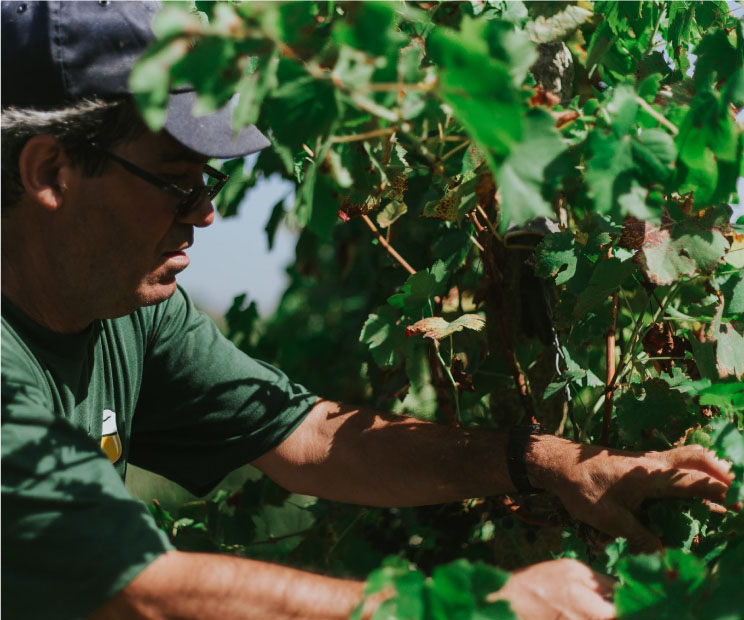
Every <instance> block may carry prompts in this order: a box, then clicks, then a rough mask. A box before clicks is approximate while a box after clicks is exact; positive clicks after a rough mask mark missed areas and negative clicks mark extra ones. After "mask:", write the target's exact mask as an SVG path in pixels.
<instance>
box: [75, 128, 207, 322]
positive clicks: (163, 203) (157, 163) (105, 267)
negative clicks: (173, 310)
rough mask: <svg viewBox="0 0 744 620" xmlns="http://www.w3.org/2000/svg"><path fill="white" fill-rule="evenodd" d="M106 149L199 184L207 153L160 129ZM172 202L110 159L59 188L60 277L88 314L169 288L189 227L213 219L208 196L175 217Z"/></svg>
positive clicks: (101, 314)
mask: <svg viewBox="0 0 744 620" xmlns="http://www.w3.org/2000/svg"><path fill="white" fill-rule="evenodd" d="M112 152H114V153H115V154H117V155H119V156H120V157H122V158H124V159H126V160H128V161H129V162H131V163H133V164H135V165H136V166H139V167H140V168H142V169H144V170H146V171H148V172H150V173H151V174H154V175H155V176H158V177H160V178H162V179H164V180H166V181H169V182H171V183H173V184H175V185H178V186H179V187H182V188H183V189H187V190H188V189H191V188H192V187H196V186H199V185H201V184H202V168H203V166H204V164H205V163H206V158H203V157H201V156H198V155H195V154H194V153H192V152H190V151H188V150H187V149H185V148H184V147H182V146H180V145H179V144H178V143H177V142H176V141H175V140H173V139H172V138H170V137H169V136H168V135H166V134H162V133H161V134H153V133H151V132H147V133H145V134H143V135H142V136H140V137H139V138H137V139H135V140H133V141H131V142H128V143H125V144H120V145H118V146H117V147H115V148H113V149H112ZM177 206H178V199H177V198H175V197H174V196H172V195H170V194H169V193H167V192H165V191H164V190H162V189H160V188H158V187H156V186H154V185H152V184H150V183H149V182H147V181H145V180H143V179H141V178H139V177H137V176H135V175H133V174H132V173H131V172H128V171H127V170H125V169H124V168H123V167H122V166H121V165H119V164H117V163H116V162H114V161H110V162H109V163H107V166H106V169H105V172H104V173H103V174H102V175H100V176H95V177H86V176H84V175H83V174H82V172H80V174H77V175H75V178H74V182H71V183H70V185H69V187H67V188H66V192H65V207H66V208H67V213H66V214H65V217H64V222H65V228H66V229H67V231H68V234H67V235H66V238H67V241H68V243H65V245H66V246H67V248H66V249H65V252H66V253H65V254H64V256H66V257H68V258H69V259H70V260H65V261H64V267H63V268H64V269H65V271H66V272H67V273H65V274H64V277H65V280H66V281H68V282H69V281H71V280H72V281H74V282H75V284H74V286H75V287H76V288H79V291H78V292H77V294H76V295H77V297H78V298H80V301H81V302H83V303H85V307H86V308H89V309H95V310H94V318H111V317H116V316H122V315H125V314H128V313H130V312H132V311H134V310H136V309H137V308H140V307H142V306H146V305H151V304H156V303H159V302H161V301H163V300H165V299H167V298H168V297H170V296H171V295H173V293H174V292H175V290H176V275H177V274H178V273H180V272H181V271H183V270H184V269H185V268H186V267H187V266H188V263H189V259H188V257H187V256H186V254H185V253H184V250H186V248H188V247H190V246H191V244H192V243H193V234H194V233H193V228H194V226H199V227H203V226H209V225H210V224H211V223H212V222H213V221H214V209H213V208H212V205H211V204H210V203H209V202H207V201H204V203H203V204H201V205H198V206H196V207H195V208H194V209H193V210H192V211H191V212H190V213H188V214H186V215H185V216H184V217H182V218H177V217H176V207H177Z"/></svg>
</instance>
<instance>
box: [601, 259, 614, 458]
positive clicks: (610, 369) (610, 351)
mask: <svg viewBox="0 0 744 620" xmlns="http://www.w3.org/2000/svg"><path fill="white" fill-rule="evenodd" d="M607 258H612V246H611V245H610V246H608V248H607ZM611 299H612V320H611V322H610V328H609V329H608V330H607V354H606V361H607V375H606V377H607V387H606V388H605V401H604V411H603V415H602V445H604V446H607V445H609V443H610V424H611V422H612V399H613V396H614V395H615V387H614V386H613V385H612V380H613V378H614V376H615V331H616V330H617V306H618V292H617V291H615V292H614V293H613V294H612V297H611Z"/></svg>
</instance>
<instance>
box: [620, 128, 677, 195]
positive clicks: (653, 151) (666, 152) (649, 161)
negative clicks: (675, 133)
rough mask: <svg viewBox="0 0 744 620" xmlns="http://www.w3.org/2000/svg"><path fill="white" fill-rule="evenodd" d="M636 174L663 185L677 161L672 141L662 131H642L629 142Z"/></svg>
mask: <svg viewBox="0 0 744 620" xmlns="http://www.w3.org/2000/svg"><path fill="white" fill-rule="evenodd" d="M631 146H632V150H633V159H634V161H635V162H636V167H637V168H638V172H639V173H641V174H642V175H643V177H644V178H647V179H648V180H649V181H651V182H658V183H665V182H666V180H667V179H668V178H669V177H670V176H671V175H672V173H673V169H672V166H673V165H674V162H675V161H676V159H677V148H676V147H675V146H674V140H673V139H672V138H671V136H669V134H668V133H666V132H665V131H664V130H662V129H654V128H651V129H644V130H643V131H642V132H641V133H640V134H639V135H638V136H634V137H633V141H632V142H631Z"/></svg>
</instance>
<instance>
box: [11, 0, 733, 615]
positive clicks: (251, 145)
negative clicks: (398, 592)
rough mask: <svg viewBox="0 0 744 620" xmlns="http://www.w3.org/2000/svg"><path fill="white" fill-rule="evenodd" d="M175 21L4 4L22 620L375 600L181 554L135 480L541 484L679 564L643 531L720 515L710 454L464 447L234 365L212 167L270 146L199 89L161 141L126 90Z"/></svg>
mask: <svg viewBox="0 0 744 620" xmlns="http://www.w3.org/2000/svg"><path fill="white" fill-rule="evenodd" d="M155 9H156V7H155V6H154V5H152V4H145V3H142V4H141V3H128V2H114V3H109V2H103V1H102V2H85V3H73V2H69V3H65V2H48V3H33V2H9V3H4V4H3V7H2V45H3V50H2V60H3V67H2V74H3V75H2V79H3V82H2V97H3V101H2V103H3V119H2V125H3V128H2V131H3V135H2V137H3V140H2V157H3V188H2V189H3V205H2V213H3V222H2V224H3V225H2V235H3V237H2V292H3V308H2V314H3V358H2V397H3V413H2V422H3V428H2V457H3V470H2V477H3V479H2V491H3V511H2V515H3V516H2V530H3V575H2V580H3V597H2V600H3V612H4V613H5V614H7V616H6V617H8V618H15V617H23V618H77V617H88V616H89V617H91V618H96V619H104V618H220V619H230V618H344V617H347V616H348V615H349V613H350V612H351V610H352V609H353V608H354V607H355V606H356V605H357V604H358V603H359V601H360V600H361V597H362V588H363V585H362V584H361V583H358V582H355V581H350V580H342V579H333V578H329V577H323V576H318V575H313V574H310V573H306V572H302V571H297V570H293V569H290V568H285V567H280V566H275V565H271V564H267V563H263V562H257V561H252V560H246V559H240V558H233V557H225V556H219V555H209V554H196V553H184V552H178V551H176V550H174V549H173V547H172V546H171V545H170V543H169V542H168V540H167V538H166V537H165V536H164V534H163V533H162V532H161V531H160V530H159V529H158V528H157V527H156V525H155V523H154V522H153V520H152V519H151V518H150V516H149V515H148V513H147V511H146V509H145V507H144V506H143V505H142V504H141V503H139V502H136V501H134V500H133V499H132V498H131V497H130V496H129V495H128V493H127V491H126V489H125V487H124V485H123V477H124V474H125V472H126V465H127V463H128V462H132V463H136V464H138V465H141V466H143V467H146V468H148V469H151V470H153V471H156V472H158V473H161V474H163V475H166V476H167V477H169V478H171V479H173V480H176V481H178V482H180V483H181V484H183V485H184V486H186V487H187V488H188V489H190V490H192V491H193V492H195V493H198V494H199V493H204V492H206V491H207V490H208V489H209V488H210V487H211V486H213V485H214V484H215V483H216V482H217V481H218V480H219V479H220V478H221V477H222V476H223V475H224V474H226V473H227V472H229V471H230V470H232V469H234V468H235V467H237V466H239V465H242V464H244V463H247V462H252V463H253V464H254V465H255V466H257V467H258V468H259V469H261V470H262V471H263V472H264V473H265V474H266V475H268V476H270V477H271V478H273V479H274V480H275V481H277V482H278V483H279V484H282V485H284V486H285V487H287V488H289V489H291V490H293V491H296V492H301V493H308V494H313V495H319V496H323V497H327V498H330V499H335V500H339V501H345V502H354V503H359V504H367V505H385V506H405V505H423V504H433V503H439V502H446V501H452V500H457V499H463V498H468V497H478V496H486V495H494V494H502V493H507V492H514V491H515V490H524V489H529V488H531V487H535V488H539V489H545V490H547V491H549V492H552V493H554V494H556V495H557V496H558V497H559V498H560V499H561V500H562V502H563V503H564V505H565V506H566V508H567V509H568V510H569V511H570V512H571V513H572V514H573V515H575V516H576V517H578V518H580V519H582V520H584V521H586V522H587V523H590V524H592V525H594V526H595V527H597V528H599V529H601V530H603V531H604V532H606V533H608V534H610V535H612V536H619V535H623V536H626V537H628V538H629V540H630V541H631V543H632V544H633V545H634V546H635V547H637V548H639V549H648V548H654V547H656V546H658V544H659V543H658V540H657V539H656V538H655V537H654V536H653V535H652V534H651V533H650V532H648V531H647V530H646V529H645V528H643V527H642V526H641V525H640V524H639V522H638V521H637V520H636V518H635V516H634V515H633V510H634V509H635V508H637V507H638V505H639V504H640V502H641V501H642V500H644V499H646V498H651V497H660V496H684V497H687V496H693V495H694V496H699V497H703V498H706V499H709V500H713V501H721V500H722V499H723V497H724V495H725V491H726V488H727V486H728V484H729V481H730V478H729V474H728V467H727V465H726V464H725V463H722V462H720V461H718V460H717V459H715V458H714V457H713V456H712V455H711V454H710V453H708V452H706V451H704V450H702V449H699V448H696V447H686V448H680V449H676V450H671V451H669V452H665V453H648V454H630V453H620V452H617V451H610V450H604V449H600V448H597V447H592V446H586V445H579V444H574V443H571V442H569V441H565V440H563V439H560V438H557V437H553V436H547V435H538V436H530V435H529V433H528V432H524V431H516V432H513V433H511V434H510V435H507V434H504V433H497V432H490V431H485V430H467V429H451V428H444V427H440V426H437V425H434V424H429V423H425V422H421V421H419V420H416V419H414V418H402V417H398V416H392V415H389V414H384V413H378V412H374V411H370V410H364V409H358V408H355V407H351V406H345V405H340V404H337V403H333V402H330V401H325V400H320V399H317V398H316V397H315V396H313V395H312V394H309V393H308V392H307V390H305V389H304V388H302V387H301V386H299V385H297V384H294V383H292V382H291V381H290V380H289V379H288V378H287V377H286V376H284V375H283V374H282V373H281V372H279V371H277V370H275V369H273V368H271V367H269V366H267V365H265V364H262V363H260V362H257V361H255V360H252V359H250V358H248V357H246V356H245V355H244V354H242V353H240V352H239V351H238V350H237V349H235V348H234V347H233V346H232V345H231V344H230V343H229V342H227V341H226V340H225V339H224V338H223V337H222V336H221V335H220V334H219V332H218V331H217V329H216V328H215V327H214V325H213V324H212V323H211V322H210V321H209V319H207V318H206V317H205V316H204V315H202V314H201V313H199V312H198V311H197V310H196V309H195V308H194V306H193V304H192V303H191V301H190V300H189V298H188V297H187V295H186V294H185V293H184V292H183V291H182V290H180V289H178V288H177V285H176V276H177V274H178V273H180V272H181V271H182V270H183V269H185V268H186V266H187V265H188V257H187V256H186V254H185V250H186V249H187V248H188V247H189V246H190V245H191V243H192V241H193V229H194V227H204V226H208V225H209V224H211V223H212V221H213V218H214V212H213V208H212V205H211V202H210V199H211V198H213V197H214V195H215V193H216V192H217V191H219V188H220V187H221V184H222V183H223V182H224V178H223V177H222V176H221V175H220V174H219V173H218V172H217V171H214V170H212V169H211V168H209V167H208V166H206V165H205V164H206V161H207V159H208V158H210V157H235V156H238V155H244V154H248V153H251V152H255V151H257V150H260V149H261V148H264V147H266V146H268V141H267V140H266V139H265V138H264V137H263V136H262V135H261V134H260V132H259V131H258V130H257V129H255V128H253V127H251V128H248V129H246V130H244V131H243V132H242V133H241V134H240V135H239V136H238V137H237V138H233V135H232V132H231V128H230V124H229V118H230V113H229V110H221V111H219V112H217V113H215V114H213V115H210V116H208V117H202V118H194V117H193V116H192V115H191V105H192V103H193V93H190V92H178V93H172V94H171V96H170V101H169V109H168V120H167V122H166V125H165V130H164V131H162V132H160V133H157V134H155V133H152V132H150V131H149V130H147V129H146V128H145V127H144V125H143V123H142V121H141V120H140V119H139V117H138V116H137V113H136V110H135V108H134V106H133V104H132V102H131V100H130V99H129V97H128V94H129V93H128V79H127V78H128V74H129V71H130V69H131V65H132V63H133V62H134V60H135V59H136V57H137V56H138V55H139V54H140V53H141V52H142V51H143V50H144V49H145V47H146V45H147V43H148V42H149V40H150V39H151V34H150V31H149V21H150V19H151V16H152V13H153V11H154V10H155ZM203 174H206V176H207V177H208V178H209V180H208V182H207V184H206V185H205V184H204V181H203V176H202V175H203ZM507 454H508V455H509V459H507ZM611 591H612V586H611V583H610V582H609V580H608V579H607V578H604V577H602V576H600V575H597V574H595V573H593V572H592V571H591V570H590V569H588V568H587V567H585V566H583V565H581V564H579V563H577V562H571V561H567V560H562V561H557V562H548V563H544V564H539V565H536V566H533V567H529V568H527V569H525V570H523V571H519V572H517V573H515V575H514V576H513V577H512V578H511V579H510V581H509V582H508V583H507V585H506V586H505V587H504V588H503V589H502V590H501V591H500V592H498V593H497V594H496V596H500V597H504V598H507V599H508V600H509V601H510V602H511V604H512V606H513V607H514V608H515V609H516V610H517V612H518V613H519V614H520V615H521V616H522V617H524V618H545V617H554V616H566V617H575V618H608V617H612V615H613V613H614V612H613V608H612V605H611V604H610V603H609V602H608V600H607V599H608V598H611ZM376 602H377V601H369V603H368V605H367V612H368V613H370V612H371V611H372V609H373V608H374V605H375V603H376Z"/></svg>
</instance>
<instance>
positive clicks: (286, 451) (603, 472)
mask: <svg viewBox="0 0 744 620" xmlns="http://www.w3.org/2000/svg"><path fill="white" fill-rule="evenodd" d="M506 443H507V435H506V434H505V433H501V432H495V431H489V430H485V429H462V428H451V427H444V426H440V425H437V424H431V423H428V422H423V421H421V420H417V419H415V418H405V417H400V416H395V415H391V414H384V413H378V412H375V411H371V410H368V409H359V408H354V407H348V406H343V405H339V404H337V403H333V402H329V401H319V402H318V403H317V404H316V405H315V407H314V408H313V409H312V411H311V412H310V414H309V415H308V417H307V418H306V419H305V420H304V421H303V422H302V424H301V425H300V426H299V427H298V429H297V430H296V431H295V432H294V433H292V434H291V435H290V436H289V437H288V438H287V439H285V440H284V442H282V443H281V444H280V445H279V446H278V447H277V448H275V449H274V450H272V451H271V452H269V453H267V454H266V455H264V456H262V457H260V458H259V459H257V460H256V461H255V462H254V464H255V465H256V466H257V467H258V468H259V469H261V470H262V471H263V472H264V473H266V474H267V475H268V476H269V477H271V478H272V479H273V480H275V481H276V482H278V483H279V484H281V485H283V486H285V487H286V488H288V489H291V490H292V491H295V492H300V493H308V494H311V495H319V496H322V497H326V498H329V499H334V500H338V501H343V502H350V503H357V504H365V505H374V506H414V505H425V504H436V503H441V502H447V501H453V500H458V499H465V498H469V497H483V496H488V495H499V494H504V493H510V492H514V491H515V488H514V486H513V484H512V482H511V479H510V477H509V473H508V470H507V464H506ZM526 457H527V458H526V462H527V472H528V476H529V479H530V482H531V483H532V484H533V485H534V486H535V487H538V488H543V489H546V490H547V491H549V492H552V493H554V494H555V495H557V496H558V497H559V498H560V499H561V501H562V502H563V504H564V505H565V507H566V509H567V510H568V511H569V512H571V513H572V514H573V515H574V516H576V517H577V518H579V519H581V520H583V521H585V522H587V523H589V524H591V525H593V526H595V527H597V528H598V529H600V530H602V531H603V532H605V533H607V534H610V535H612V536H625V537H626V538H628V540H629V541H630V543H631V545H632V546H633V547H635V548H636V549H639V550H650V549H653V548H656V547H658V546H659V542H658V539H657V538H656V537H655V536H654V535H653V534H652V533H651V532H649V531H648V530H647V529H646V528H644V527H643V526H642V525H641V524H640V523H639V522H638V520H637V519H636V518H635V516H634V515H633V510H635V509H636V508H637V507H638V506H639V505H640V503H641V502H642V501H643V500H644V499H648V498H657V497H664V496H674V497H700V498H703V499H708V500H711V501H714V502H722V501H723V498H724V496H725V493H726V489H727V487H728V485H729V483H730V475H729V473H728V464H727V463H725V462H723V461H720V460H718V459H716V458H715V457H714V456H713V454H712V453H710V452H709V451H707V450H704V449H702V448H700V447H698V446H686V447H682V448H677V449H674V450H669V451H667V452H646V453H633V452H624V451H620V450H608V449H606V448H602V447H599V446H591V445H587V444H576V443H573V442H570V441H567V440H564V439H561V438H558V437H554V436H552V435H544V436H539V437H537V438H535V439H534V440H533V441H532V442H530V444H529V447H528V450H527V455H526Z"/></svg>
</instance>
